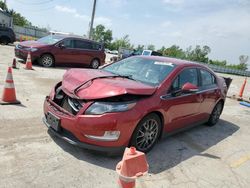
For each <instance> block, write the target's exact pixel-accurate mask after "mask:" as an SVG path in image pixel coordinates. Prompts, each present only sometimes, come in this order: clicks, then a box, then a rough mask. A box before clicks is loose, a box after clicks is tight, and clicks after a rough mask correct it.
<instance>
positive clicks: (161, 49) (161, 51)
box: [157, 46, 166, 54]
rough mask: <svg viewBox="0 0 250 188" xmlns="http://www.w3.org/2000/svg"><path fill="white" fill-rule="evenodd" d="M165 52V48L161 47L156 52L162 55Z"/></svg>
mask: <svg viewBox="0 0 250 188" xmlns="http://www.w3.org/2000/svg"><path fill="white" fill-rule="evenodd" d="M165 50H166V48H165V46H162V47H161V48H160V49H159V50H157V52H160V53H161V54H164V52H165Z"/></svg>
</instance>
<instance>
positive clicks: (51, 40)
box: [37, 35, 64, 44]
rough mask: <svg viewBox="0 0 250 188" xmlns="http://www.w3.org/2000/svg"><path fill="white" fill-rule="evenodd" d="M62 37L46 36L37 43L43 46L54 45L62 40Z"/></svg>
mask: <svg viewBox="0 0 250 188" xmlns="http://www.w3.org/2000/svg"><path fill="white" fill-rule="evenodd" d="M63 38H64V37H63V36H59V35H48V36H46V37H43V38H40V39H38V40H37V41H38V42H40V43H44V44H55V43H57V42H58V41H60V40H62V39H63Z"/></svg>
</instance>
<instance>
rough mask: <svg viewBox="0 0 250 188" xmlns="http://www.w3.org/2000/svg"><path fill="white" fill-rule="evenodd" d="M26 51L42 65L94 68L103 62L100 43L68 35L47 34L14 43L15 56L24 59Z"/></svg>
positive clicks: (102, 49)
mask: <svg viewBox="0 0 250 188" xmlns="http://www.w3.org/2000/svg"><path fill="white" fill-rule="evenodd" d="M28 52H30V53H31V58H32V61H38V63H39V64H40V65H42V66H44V67H52V66H56V65H60V64H71V65H83V66H89V67H91V68H94V69H96V68H98V67H99V66H100V65H103V64H104V63H105V53H104V48H103V45H102V44H100V43H97V42H95V41H92V40H87V39H83V38H81V37H76V36H70V35H49V36H46V37H43V38H41V39H38V40H37V41H25V42H21V43H19V44H17V45H16V48H15V55H16V57H18V58H20V59H23V60H26V58H27V54H28Z"/></svg>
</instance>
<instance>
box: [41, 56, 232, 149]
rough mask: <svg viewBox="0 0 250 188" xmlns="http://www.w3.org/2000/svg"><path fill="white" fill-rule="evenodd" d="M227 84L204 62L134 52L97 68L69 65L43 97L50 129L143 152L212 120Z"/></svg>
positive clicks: (90, 143) (80, 140)
mask: <svg viewBox="0 0 250 188" xmlns="http://www.w3.org/2000/svg"><path fill="white" fill-rule="evenodd" d="M226 93H227V87H226V85H225V81H224V79H223V78H221V77H219V76H217V75H216V74H215V73H214V72H213V71H212V70H211V69H209V68H207V67H206V66H204V65H201V64H197V63H192V62H189V61H184V60H178V59H173V58H167V57H157V56H133V57H129V58H126V59H123V60H121V61H118V62H116V63H113V64H109V65H106V66H104V67H103V68H102V69H99V70H92V69H70V70H68V71H67V72H66V73H65V75H64V76H63V80H62V81H61V82H59V83H58V84H56V86H55V87H54V88H53V89H52V91H51V93H50V95H49V96H47V97H46V99H45V101H44V115H45V117H44V118H43V121H44V123H45V124H46V125H47V127H48V128H49V131H51V133H54V134H55V135H57V136H58V137H60V138H62V139H64V140H65V141H67V142H69V143H71V144H74V145H78V146H80V147H84V148H88V149H94V150H101V151H120V150H122V149H124V147H126V146H135V147H136V148H137V150H140V151H143V152H148V151H149V150H151V149H152V148H153V146H154V145H155V143H156V142H157V140H159V138H161V136H162V135H163V134H171V133H173V132H177V131H180V130H183V129H186V128H187V127H192V126H194V125H198V124H203V123H207V125H210V126H213V125H215V124H216V123H217V122H218V120H219V117H220V114H221V112H222V110H223V106H224V103H225V99H226Z"/></svg>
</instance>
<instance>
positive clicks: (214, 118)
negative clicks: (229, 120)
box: [207, 102, 222, 126]
mask: <svg viewBox="0 0 250 188" xmlns="http://www.w3.org/2000/svg"><path fill="white" fill-rule="evenodd" d="M221 111H222V103H221V102H219V103H218V104H216V106H215V107H214V109H213V111H212V113H211V114H210V117H209V120H208V122H207V125H208V126H214V125H215V124H216V123H217V122H218V121H219V119H220V115H221Z"/></svg>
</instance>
